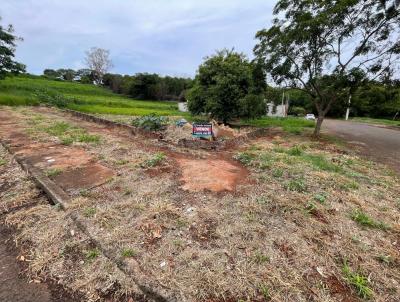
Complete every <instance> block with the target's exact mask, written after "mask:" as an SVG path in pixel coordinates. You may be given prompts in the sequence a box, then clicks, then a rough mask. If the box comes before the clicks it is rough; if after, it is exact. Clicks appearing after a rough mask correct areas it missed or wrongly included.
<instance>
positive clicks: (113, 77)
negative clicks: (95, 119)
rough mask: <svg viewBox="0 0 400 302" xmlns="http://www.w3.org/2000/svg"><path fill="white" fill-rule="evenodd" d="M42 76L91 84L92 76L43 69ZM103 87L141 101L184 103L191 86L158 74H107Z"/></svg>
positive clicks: (86, 71)
mask: <svg viewBox="0 0 400 302" xmlns="http://www.w3.org/2000/svg"><path fill="white" fill-rule="evenodd" d="M43 75H44V76H45V77H47V78H50V79H56V80H64V81H78V82H81V83H86V84H93V80H94V77H93V74H92V71H91V70H89V69H79V70H76V71H75V70H73V69H57V70H54V69H45V70H44V72H43ZM102 85H103V86H104V87H107V88H109V89H111V90H112V91H113V92H115V93H119V94H123V95H127V96H131V97H132V98H135V99H142V100H174V101H178V100H180V101H184V100H185V94H186V91H187V89H189V88H191V87H192V85H193V80H192V79H190V78H179V77H170V76H165V77H162V76H159V75H158V74H149V73H137V74H135V75H132V76H130V75H120V74H111V73H107V74H105V75H104V77H103V84H102Z"/></svg>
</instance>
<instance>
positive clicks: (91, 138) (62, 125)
mask: <svg viewBox="0 0 400 302" xmlns="http://www.w3.org/2000/svg"><path fill="white" fill-rule="evenodd" d="M37 127H38V128H39V130H43V131H44V132H46V133H48V134H50V135H52V136H56V137H58V138H59V139H60V140H61V143H62V144H64V145H71V144H72V143H74V142H79V143H94V144H98V143H99V142H100V136H99V135H94V134H89V133H87V132H86V130H85V129H82V128H79V127H75V126H72V125H70V124H68V123H66V122H55V123H53V124H52V125H50V126H48V127H45V128H44V129H42V128H40V126H37Z"/></svg>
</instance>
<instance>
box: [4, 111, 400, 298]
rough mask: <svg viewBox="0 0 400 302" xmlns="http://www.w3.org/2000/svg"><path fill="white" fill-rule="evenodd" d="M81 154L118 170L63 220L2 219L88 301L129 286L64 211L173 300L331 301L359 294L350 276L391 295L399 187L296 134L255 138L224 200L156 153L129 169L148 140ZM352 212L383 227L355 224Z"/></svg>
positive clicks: (111, 139)
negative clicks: (151, 163) (245, 174)
mask: <svg viewBox="0 0 400 302" xmlns="http://www.w3.org/2000/svg"><path fill="white" fill-rule="evenodd" d="M43 115H44V117H43V118H44V120H45V119H46V118H50V117H51V118H54V116H57V117H58V118H59V119H60V120H68V121H69V122H70V123H73V122H76V120H74V119H72V118H69V117H66V116H62V115H61V114H59V113H53V115H52V116H51V115H50V114H48V113H46V114H45V113H43ZM80 126H81V127H84V128H87V129H89V128H88V127H89V126H90V127H91V128H90V132H93V133H99V132H101V131H102V129H101V127H99V126H93V124H90V123H86V122H81V123H80ZM43 139H46V138H45V137H43ZM47 139H50V138H47ZM295 146H296V147H295ZM85 148H86V149H87V150H88V152H91V153H92V154H95V155H96V156H97V157H98V158H99V159H100V160H101V162H102V163H103V164H104V165H107V166H108V167H111V168H113V169H115V170H116V171H118V175H117V176H116V177H114V178H113V179H112V180H111V181H110V182H108V183H106V184H104V185H102V186H99V187H97V188H94V189H91V190H87V191H84V192H76V193H75V195H74V200H73V201H72V203H71V205H70V207H69V208H68V210H67V212H65V213H64V212H59V211H56V210H55V209H52V208H49V207H48V206H45V205H41V206H38V207H35V208H32V209H30V210H29V211H21V212H17V213H14V214H12V215H9V216H8V217H7V221H8V223H9V224H13V225H17V226H18V228H19V230H20V234H19V235H18V238H19V240H20V241H30V242H32V243H33V244H32V250H31V253H32V256H31V260H32V262H30V263H31V270H32V273H35V274H37V273H40V274H41V273H45V274H49V275H50V276H54V277H58V278H61V282H62V283H65V284H68V283H70V286H71V287H72V288H73V289H79V288H82V289H84V290H85V291H86V292H88V293H90V294H89V295H92V297H95V296H96V295H97V296H98V295H99V292H101V291H99V288H109V287H110V284H112V282H114V281H115V280H118V283H119V285H120V286H118V290H116V291H115V294H116V295H119V294H121V293H124V292H130V291H133V292H135V291H136V289H135V288H134V287H132V284H133V283H130V282H128V280H127V279H126V277H124V276H123V275H122V274H121V273H120V272H118V271H116V270H115V268H113V266H112V265H110V263H108V261H107V260H106V259H105V258H104V257H103V256H102V255H99V256H98V257H95V259H92V260H91V262H90V263H87V262H86V259H85V255H86V253H88V252H89V251H91V250H92V249H93V248H94V247H93V246H91V245H90V242H88V239H87V238H85V236H83V235H82V234H79V236H77V235H76V234H75V236H71V233H70V231H71V230H72V229H73V225H72V224H71V222H70V221H69V219H68V213H72V212H74V213H78V215H80V216H81V217H82V218H84V219H85V223H86V225H87V227H88V230H89V231H90V234H91V236H93V238H95V239H96V240H97V241H99V242H101V243H102V245H104V247H106V248H107V249H109V250H112V251H113V252H114V254H115V255H118V256H119V257H120V259H121V261H124V263H126V264H127V265H132V266H134V267H136V268H138V269H139V271H141V272H142V273H143V275H144V276H145V278H146V279H148V280H151V282H153V284H155V285H157V286H163V287H164V288H166V289H167V290H169V291H171V292H176V293H178V295H180V297H182V299H180V300H186V301H206V300H210V299H211V300H212V301H217V300H218V301H220V300H221V301H222V300H231V299H234V300H240V299H241V300H243V301H265V300H268V299H270V300H272V301H310V300H314V301H342V300H343V299H345V298H349V297H352V298H356V297H357V295H359V291H358V288H357V287H356V286H354V282H355V281H354V278H353V277H354V276H355V275H354V274H356V273H358V272H362V276H366V278H367V279H368V288H370V289H371V292H369V291H368V290H367V291H368V294H371V298H372V299H374V300H376V301H397V300H398V299H397V298H398V297H399V295H400V292H399V288H400V273H399V263H400V259H399V255H400V254H399V248H400V245H399V243H398V242H399V238H400V237H399V232H398V231H399V225H398V224H399V214H398V213H399V212H398V210H399V208H398V207H399V200H398V196H400V185H399V179H398V178H397V177H396V176H394V175H393V174H390V173H388V172H387V171H386V170H385V169H384V168H382V166H380V165H377V164H374V163H370V162H366V161H364V160H362V159H361V158H358V157H357V156H355V155H353V154H349V153H347V152H344V151H343V150H342V148H339V147H337V146H336V145H333V144H329V143H323V142H314V141H310V140H309V139H308V138H307V137H300V136H289V137H274V138H268V139H267V138H262V139H259V140H257V141H255V142H253V143H252V144H249V145H247V146H243V148H242V150H240V151H238V153H239V152H240V154H241V155H240V156H236V158H238V159H239V160H240V161H242V162H243V163H244V164H246V165H247V166H248V169H249V170H250V180H251V182H248V183H243V184H242V185H241V186H240V187H239V188H238V192H233V193H226V194H211V193H207V192H197V193H191V192H186V191H183V190H182V189H181V188H180V185H181V184H180V183H179V181H178V179H179V178H178V177H177V175H179V171H178V170H177V168H176V167H177V165H176V164H175V162H174V159H173V157H172V156H170V154H169V153H168V151H165V150H163V152H165V155H166V160H165V162H163V163H162V165H161V166H155V167H154V168H152V169H150V170H149V169H147V168H144V167H142V166H141V163H143V162H145V161H146V160H149V159H151V158H154V156H155V155H156V154H157V153H158V152H160V148H159V146H158V145H157V143H156V142H154V141H150V140H146V141H141V140H134V139H128V138H126V137H124V136H121V135H118V134H115V133H114V134H113V133H112V132H104V133H103V134H102V144H101V146H98V145H86V146H85ZM202 154H203V156H204V154H205V153H202ZM194 155H195V153H194V152H193V156H194ZM0 168H1V167H0ZM356 210H358V211H362V213H364V214H365V215H367V217H370V218H371V219H372V220H373V221H375V222H382V223H384V224H385V225H388V226H390V229H380V228H369V227H365V226H363V225H360V224H359V223H358V222H357V221H354V215H353V216H352V214H354V211H356ZM352 217H353V218H352ZM37 219H40V221H41V223H40V224H38V223H35V222H36V221H37ZM60 234H61V236H60ZM57 236H58V237H57ZM78 238H79V239H78ZM66 245H67V247H66ZM65 248H67V250H68V251H79V252H78V254H79V255H80V257H83V260H81V258H78V259H79V261H77V262H68V261H69V260H68V259H70V258H68V257H66V256H63V255H62V253H61V254H60V251H61V250H65ZM73 253H74V252H72V254H73ZM55 255H56V256H55ZM82 255H83V256H82ZM382 259H390V261H389V260H388V261H383V260H382ZM344 260H346V263H347V264H348V267H349V268H351V269H350V270H346V271H344V270H343V263H344ZM80 261H85V263H84V264H83V265H82V264H80ZM66 263H69V266H68V265H66ZM388 263H389V264H388ZM351 274H353V275H351ZM349 280H350V281H349ZM353 281H354V282H353ZM363 284H364V283H363Z"/></svg>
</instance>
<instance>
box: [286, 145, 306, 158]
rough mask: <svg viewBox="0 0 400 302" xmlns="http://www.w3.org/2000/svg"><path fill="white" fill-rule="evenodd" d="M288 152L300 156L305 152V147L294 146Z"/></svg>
mask: <svg viewBox="0 0 400 302" xmlns="http://www.w3.org/2000/svg"><path fill="white" fill-rule="evenodd" d="M287 154H289V155H293V156H300V155H302V154H303V149H302V148H301V147H299V146H294V147H292V148H290V149H289V150H288V151H287Z"/></svg>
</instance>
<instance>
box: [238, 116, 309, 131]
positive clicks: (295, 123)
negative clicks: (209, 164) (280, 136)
mask: <svg viewBox="0 0 400 302" xmlns="http://www.w3.org/2000/svg"><path fill="white" fill-rule="evenodd" d="M242 124H244V125H249V126H254V127H262V128H265V127H282V129H283V130H284V131H286V132H289V133H293V134H300V133H301V132H303V130H304V129H305V128H313V127H315V122H313V121H308V120H306V119H304V118H295V117H286V118H280V117H262V118H259V119H256V120H246V121H243V122H242Z"/></svg>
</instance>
